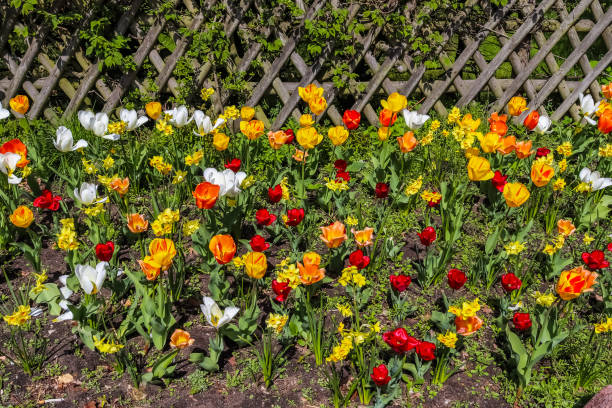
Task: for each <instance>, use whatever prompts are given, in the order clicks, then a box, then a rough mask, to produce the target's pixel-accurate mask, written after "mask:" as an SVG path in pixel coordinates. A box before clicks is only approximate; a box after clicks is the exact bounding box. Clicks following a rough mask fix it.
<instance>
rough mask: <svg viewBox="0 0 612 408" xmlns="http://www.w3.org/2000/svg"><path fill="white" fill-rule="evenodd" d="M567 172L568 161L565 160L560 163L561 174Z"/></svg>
mask: <svg viewBox="0 0 612 408" xmlns="http://www.w3.org/2000/svg"><path fill="white" fill-rule="evenodd" d="M565 170H567V159H563V160H561V161H560V162H559V173H563V172H564V171H565Z"/></svg>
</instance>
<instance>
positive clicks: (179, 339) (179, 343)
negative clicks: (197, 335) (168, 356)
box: [170, 329, 195, 350]
mask: <svg viewBox="0 0 612 408" xmlns="http://www.w3.org/2000/svg"><path fill="white" fill-rule="evenodd" d="M194 341H195V339H192V338H191V335H190V334H189V332H186V331H185V330H181V329H176V330H174V333H172V336H170V347H172V348H176V349H179V350H181V349H184V348H185V347H189V346H191V345H192V344H193V342H194Z"/></svg>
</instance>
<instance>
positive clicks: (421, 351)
mask: <svg viewBox="0 0 612 408" xmlns="http://www.w3.org/2000/svg"><path fill="white" fill-rule="evenodd" d="M435 351H436V345H435V344H433V343H430V342H428V341H421V342H419V344H418V345H417V346H416V353H417V354H418V355H419V357H421V360H424V361H431V360H433V359H434V358H436V355H435V354H434V352H435Z"/></svg>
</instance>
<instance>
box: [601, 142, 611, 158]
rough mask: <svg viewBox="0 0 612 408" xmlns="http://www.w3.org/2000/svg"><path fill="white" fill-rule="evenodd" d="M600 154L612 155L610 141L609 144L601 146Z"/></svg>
mask: <svg viewBox="0 0 612 408" xmlns="http://www.w3.org/2000/svg"><path fill="white" fill-rule="evenodd" d="M599 155H600V156H601V157H612V144H610V143H608V144H607V145H605V146H602V147H600V148H599Z"/></svg>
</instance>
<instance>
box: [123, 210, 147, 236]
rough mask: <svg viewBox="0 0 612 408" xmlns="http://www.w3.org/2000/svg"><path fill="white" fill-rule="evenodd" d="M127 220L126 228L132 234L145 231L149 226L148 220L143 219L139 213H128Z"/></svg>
mask: <svg viewBox="0 0 612 408" xmlns="http://www.w3.org/2000/svg"><path fill="white" fill-rule="evenodd" d="M127 220H128V224H127V226H128V229H129V230H130V231H132V232H133V233H134V234H139V233H141V232H145V231H146V230H147V228H149V221H147V220H145V218H144V217H143V216H142V215H140V214H129V215H128V217H127Z"/></svg>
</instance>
